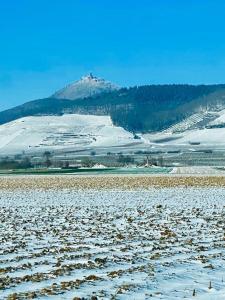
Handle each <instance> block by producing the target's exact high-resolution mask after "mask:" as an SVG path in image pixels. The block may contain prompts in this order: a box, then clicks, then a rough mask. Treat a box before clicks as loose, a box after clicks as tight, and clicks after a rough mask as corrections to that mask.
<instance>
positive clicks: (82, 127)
mask: <svg viewBox="0 0 225 300" xmlns="http://www.w3.org/2000/svg"><path fill="white" fill-rule="evenodd" d="M134 141H135V140H134V139H133V134H131V133H130V132H128V131H126V130H124V129H123V128H122V127H117V126H114V125H113V123H112V121H111V118H110V117H109V116H92V115H78V114H67V115H62V116H35V117H25V118H21V119H18V120H16V121H12V122H10V123H7V124H4V125H1V126H0V152H2V153H11V152H17V153H18V152H19V151H23V150H25V151H26V150H31V151H38V149H42V150H43V149H66V148H71V147H72V148H73V149H74V150H76V149H85V147H90V146H91V147H97V146H105V147H110V146H118V145H125V144H129V143H133V142H134Z"/></svg>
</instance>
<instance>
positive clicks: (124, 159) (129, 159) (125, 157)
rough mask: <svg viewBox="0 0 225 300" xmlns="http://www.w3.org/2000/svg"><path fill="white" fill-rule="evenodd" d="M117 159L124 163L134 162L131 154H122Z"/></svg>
mask: <svg viewBox="0 0 225 300" xmlns="http://www.w3.org/2000/svg"><path fill="white" fill-rule="evenodd" d="M117 161H118V162H119V163H121V164H123V165H125V164H132V163H134V158H133V157H131V156H129V155H123V154H120V155H119V158H118V160H117Z"/></svg>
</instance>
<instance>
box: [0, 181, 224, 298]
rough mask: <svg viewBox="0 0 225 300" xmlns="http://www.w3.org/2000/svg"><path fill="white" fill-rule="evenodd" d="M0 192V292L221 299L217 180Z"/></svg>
mask: <svg viewBox="0 0 225 300" xmlns="http://www.w3.org/2000/svg"><path fill="white" fill-rule="evenodd" d="M0 199H1V201H0V241H1V243H0V299H7V297H8V299H33V298H37V299H39V298H40V299H73V298H74V299H80V298H82V297H84V299H92V300H94V299H171V300H172V299H179V300H180V299H184V298H185V299H193V298H194V299H202V300H203V299H204V300H205V299H213V300H216V299H224V294H225V282H224V280H225V277H224V276H225V275H224V271H225V248H224V246H225V245H224V233H225V231H224V222H225V189H224V188H219V187H218V188H190V187H189V188H182V187H179V188H158V189H157V188H150V189H149V190H130V191H129V190H123V191H122V190H104V189H103V190H99V191H96V190H76V189H64V190H61V191H60V190H57V191H56V190H54V189H52V190H45V191H41V190H34V189H33V190H32V189H27V190H25V189H24V190H1V191H0ZM75 297H78V298H75ZM79 297H80V298H79Z"/></svg>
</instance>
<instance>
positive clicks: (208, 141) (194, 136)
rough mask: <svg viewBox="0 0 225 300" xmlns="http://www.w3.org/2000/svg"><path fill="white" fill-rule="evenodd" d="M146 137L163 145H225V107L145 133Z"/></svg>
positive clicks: (149, 140)
mask: <svg viewBox="0 0 225 300" xmlns="http://www.w3.org/2000/svg"><path fill="white" fill-rule="evenodd" d="M144 139H145V140H146V141H148V142H150V143H157V144H162V145H175V146H185V145H195V146H200V147H201V146H209V147H216V146H219V147H221V146H222V147H225V109H222V110H221V111H210V112H207V111H206V112H202V113H196V114H194V115H192V116H190V117H188V118H186V119H185V120H184V121H182V122H179V123H177V124H176V125H174V126H171V127H170V128H168V129H166V130H164V131H162V132H159V133H156V134H145V135H144Z"/></svg>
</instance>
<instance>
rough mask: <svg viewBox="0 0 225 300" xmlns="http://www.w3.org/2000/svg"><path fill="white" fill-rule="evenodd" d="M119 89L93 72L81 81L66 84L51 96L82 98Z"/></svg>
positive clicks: (72, 98) (70, 98)
mask: <svg viewBox="0 0 225 300" xmlns="http://www.w3.org/2000/svg"><path fill="white" fill-rule="evenodd" d="M116 89H118V87H117V86H116V85H114V84H112V83H111V82H109V81H105V80H104V79H100V78H97V77H95V76H93V75H92V74H90V75H88V76H83V77H82V78H81V79H80V80H79V81H75V82H74V83H72V84H70V85H68V86H66V87H65V88H63V89H61V90H59V91H57V92H56V93H55V94H53V95H52V96H51V97H53V98H58V99H69V100H75V99H82V98H86V97H90V96H94V95H97V94H100V93H105V92H111V91H113V90H116Z"/></svg>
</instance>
